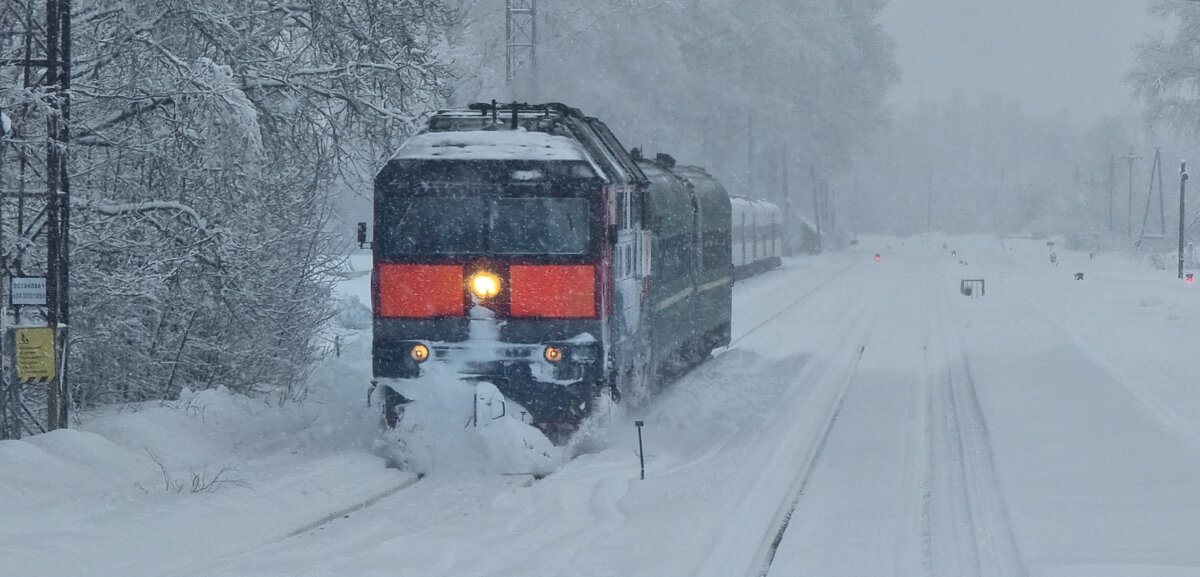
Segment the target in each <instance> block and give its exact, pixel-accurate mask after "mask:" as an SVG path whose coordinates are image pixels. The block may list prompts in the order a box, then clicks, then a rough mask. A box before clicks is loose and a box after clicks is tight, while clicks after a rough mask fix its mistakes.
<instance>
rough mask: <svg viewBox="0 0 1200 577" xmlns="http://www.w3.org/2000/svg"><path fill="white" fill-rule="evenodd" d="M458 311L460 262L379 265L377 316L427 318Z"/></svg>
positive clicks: (460, 298)
mask: <svg viewBox="0 0 1200 577" xmlns="http://www.w3.org/2000/svg"><path fill="white" fill-rule="evenodd" d="M462 314H463V267H462V266H461V265H427V264H380V265H379V316H380V317H401V318H430V317H445V316H461V315H462Z"/></svg>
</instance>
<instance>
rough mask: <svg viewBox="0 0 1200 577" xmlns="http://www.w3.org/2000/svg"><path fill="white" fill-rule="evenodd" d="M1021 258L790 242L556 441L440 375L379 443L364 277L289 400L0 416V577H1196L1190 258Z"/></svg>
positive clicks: (1019, 245) (1197, 406)
mask: <svg viewBox="0 0 1200 577" xmlns="http://www.w3.org/2000/svg"><path fill="white" fill-rule="evenodd" d="M943 242H944V243H946V245H943V244H942V243H943ZM951 250H954V251H956V253H955V254H954V255H953V256H951V254H950V251H951ZM876 252H879V253H881V255H882V259H881V261H880V262H875V261H874V259H873V258H872V256H873V254H874V253H876ZM1048 256H1049V252H1048V248H1047V245H1046V244H1045V241H1033V240H1011V239H1007V240H1000V239H996V238H991V237H978V238H944V239H943V238H941V237H936V238H919V239H905V240H900V239H861V241H860V244H859V246H858V248H857V249H854V250H851V251H847V252H845V253H840V254H827V255H822V256H819V257H804V258H797V259H793V260H790V261H788V262H787V263H786V266H785V268H784V269H782V270H779V271H775V272H771V273H768V274H766V275H763V276H761V277H756V278H753V279H749V280H747V281H745V282H742V283H739V284H738V285H737V287H736V289H735V310H734V327H733V333H734V342H733V343H732V344H731V346H730V347H728V348H727V349H725V350H721V351H718V353H717V354H716V355H715V357H714V358H713V359H712V360H710V361H709V362H707V363H705V364H704V365H702V366H701V367H700V368H698V369H697V370H695V371H693V372H692V373H690V374H688V375H686V376H685V377H683V378H682V379H681V380H680V381H679V382H677V383H675V384H674V385H672V386H671V387H670V388H669V389H667V390H666V391H665V392H664V393H663V394H662V395H660V396H659V397H658V398H656V399H654V400H653V401H652V402H650V403H649V404H648V405H647V406H645V407H639V408H631V407H627V406H618V407H614V408H612V409H611V410H610V411H607V412H605V414H604V415H603V418H602V419H598V420H597V422H595V423H592V426H591V428H590V429H589V430H588V431H587V433H588V434H587V436H586V438H585V439H584V441H582V442H580V443H578V444H576V445H574V446H569V447H567V448H554V447H549V446H547V445H545V444H544V439H539V438H537V437H536V436H535V433H533V432H532V431H531V430H529V429H528V427H525V426H524V425H522V424H520V423H517V422H515V421H512V420H511V419H508V420H505V419H499V420H496V421H490V422H489V424H488V425H487V426H484V427H480V428H474V427H470V426H468V425H469V421H470V417H471V412H472V409H471V408H470V407H469V406H467V405H469V403H467V402H465V401H464V399H469V398H470V396H471V392H472V391H471V390H470V389H469V388H465V387H456V386H442V387H439V388H436V389H422V388H421V387H417V388H416V389H414V390H413V393H414V395H413V396H414V397H416V398H418V401H417V402H416V403H414V404H413V405H411V408H410V412H409V414H408V415H406V417H405V420H404V421H402V429H403V435H401V436H400V438H398V439H392V440H391V441H389V442H388V443H387V444H385V445H382V446H381V444H380V442H379V440H378V438H377V437H378V432H377V428H376V427H377V423H378V418H377V415H376V414H375V410H374V409H370V408H367V407H366V406H365V404H366V403H365V401H366V399H365V387H366V382H367V380H368V379H369V370H370V363H369V331H368V330H364V326H363V323H362V318H361V314H362V311H363V309H362V307H361V305H357V304H354V303H355V301H358V302H360V303H361V302H366V299H367V294H366V278H365V277H364V276H361V275H360V276H357V277H354V278H352V279H351V280H349V281H348V282H347V283H346V284H345V285H344V293H345V294H344V296H346V297H347V298H348V303H349V304H347V307H346V309H347V310H346V314H345V315H343V317H344V319H343V320H344V322H343V323H342V325H341V326H339V327H335V329H334V330H333V333H331V338H332V336H333V335H340V337H341V338H339V339H338V342H339V348H340V351H341V356H340V357H336V358H331V359H330V362H329V363H328V364H327V365H325V366H322V367H321V368H320V369H319V370H318V371H317V373H316V374H315V375H314V376H313V380H312V386H311V397H310V398H309V399H308V400H307V401H305V402H304V403H302V404H299V405H296V404H284V405H282V406H278V405H274V404H271V403H265V402H262V401H256V400H251V399H246V398H243V397H237V396H233V395H230V394H228V393H226V392H224V391H222V390H217V391H206V392H203V393H199V394H188V395H185V398H183V399H181V400H180V401H178V402H174V403H169V404H162V405H160V404H154V405H147V406H142V407H124V408H121V409H120V410H117V409H108V410H105V411H101V412H97V413H93V414H88V415H84V416H83V417H82V422H81V423H79V424H78V426H77V430H71V431H60V432H56V433H53V434H49V435H42V436H38V437H33V438H29V439H25V440H21V441H4V442H0V503H2V504H3V506H2V507H3V509H0V510H2V511H3V513H2V515H3V518H4V522H3V523H0V575H65V574H71V575H108V574H122V575H125V574H128V575H189V574H203V575H231V576H232V575H280V576H282V575H288V576H293V575H346V574H355V575H364V574H374V575H389V576H391V575H412V576H428V575H496V576H503V575H568V574H569V575H647V576H649V575H667V576H670V575H711V576H714V577H715V576H727V575H761V574H763V573H767V574H770V575H798V574H820V575H846V576H850V575H872V576H878V575H895V576H904V577H911V576H919V575H964V576H991V575H996V576H1000V575H1030V576H1037V577H1079V576H1083V575H1099V576H1102V577H1107V576H1109V575H1122V576H1130V575H1132V576H1169V577H1183V576H1190V577H1196V576H1200V550H1197V548H1196V547H1195V544H1196V543H1197V542H1200V523H1197V522H1196V521H1195V518H1196V515H1195V514H1194V512H1195V511H1197V510H1200V490H1197V489H1196V487H1198V486H1200V393H1198V392H1197V391H1196V390H1195V389H1194V388H1193V387H1192V386H1191V385H1192V383H1194V378H1193V377H1191V373H1192V371H1193V369H1194V364H1195V363H1194V360H1193V359H1191V358H1189V355H1191V354H1192V353H1194V351H1196V350H1200V334H1198V333H1197V331H1196V330H1195V327H1196V326H1197V321H1200V294H1197V293H1196V290H1200V287H1194V286H1188V285H1186V284H1184V283H1182V282H1181V281H1178V280H1176V279H1174V277H1173V275H1171V274H1168V273H1165V272H1163V271H1158V270H1153V269H1152V268H1149V267H1144V266H1142V265H1139V264H1137V263H1133V262H1130V261H1127V260H1124V259H1121V258H1117V257H1114V256H1111V255H1098V256H1096V257H1095V258H1089V255H1088V254H1086V253H1076V252H1072V251H1066V250H1062V249H1059V250H1057V255H1056V256H1057V258H1056V261H1057V265H1054V264H1052V263H1051V262H1050V261H1049V259H1048ZM360 266H361V265H360ZM1075 272H1084V273H1085V280H1083V281H1076V280H1074V273H1075ZM351 276H353V275H351ZM963 278H980V279H984V280H985V281H986V294H982V295H981V294H979V292H973V294H972V295H970V296H967V295H963V294H961V293H960V291H959V288H960V281H961V279H963ZM356 315H357V316H356ZM635 419H636V420H642V421H644V422H645V427H644V429H643V434H644V436H645V439H644V440H645V458H646V479H645V480H640V479H639V470H638V458H637V442H638V441H637V429H636V428H635V427H634V426H633V422H634V420H635ZM401 443H403V447H401ZM380 455H384V456H386V457H389V458H393V459H401V460H404V461H406V462H407V466H408V467H411V468H414V469H418V470H420V471H421V472H422V473H425V476H424V477H423V478H420V479H418V478H417V476H416V475H414V474H412V473H411V472H404V471H401V470H397V469H394V468H387V467H386V466H385V463H386V462H387V459H385V457H384V456H380ZM572 457H573V458H572ZM514 473H515V474H514ZM546 473H549V474H548V475H545V476H543V475H544V474H546Z"/></svg>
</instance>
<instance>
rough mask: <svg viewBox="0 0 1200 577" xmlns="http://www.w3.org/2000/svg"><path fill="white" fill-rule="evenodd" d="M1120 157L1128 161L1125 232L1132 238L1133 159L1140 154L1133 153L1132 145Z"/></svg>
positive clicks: (1138, 157) (1137, 157)
mask: <svg viewBox="0 0 1200 577" xmlns="http://www.w3.org/2000/svg"><path fill="white" fill-rule="evenodd" d="M1121 158H1124V159H1125V160H1127V161H1129V218H1128V219H1127V220H1126V223H1127V224H1128V231H1127V234H1128V235H1129V238H1133V161H1135V160H1138V159H1140V158H1141V156H1138V155H1137V154H1134V152H1133V147H1132V146H1130V147H1129V154H1125V155H1122V156H1121Z"/></svg>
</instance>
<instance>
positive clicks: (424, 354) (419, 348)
mask: <svg viewBox="0 0 1200 577" xmlns="http://www.w3.org/2000/svg"><path fill="white" fill-rule="evenodd" d="M408 355H409V356H410V357H412V360H414V361H417V362H418V363H423V362H425V359H428V358H429V347H427V346H425V345H423V344H421V343H417V344H416V345H413V348H412V350H411V351H409V352H408Z"/></svg>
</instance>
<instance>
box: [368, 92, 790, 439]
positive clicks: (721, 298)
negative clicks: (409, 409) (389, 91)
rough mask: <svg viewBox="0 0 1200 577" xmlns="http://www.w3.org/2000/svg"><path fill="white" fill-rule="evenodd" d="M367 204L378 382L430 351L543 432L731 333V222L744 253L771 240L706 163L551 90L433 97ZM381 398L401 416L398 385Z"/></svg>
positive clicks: (418, 370)
mask: <svg viewBox="0 0 1200 577" xmlns="http://www.w3.org/2000/svg"><path fill="white" fill-rule="evenodd" d="M374 203H375V204H374V206H375V212H374V242H373V244H372V248H373V259H374V266H373V269H372V278H371V288H372V290H371V293H372V309H373V313H374V327H373V328H374V336H373V341H372V358H373V367H372V368H373V374H374V377H375V380H376V382H383V383H385V384H386V383H387V380H388V379H406V378H409V379H410V378H418V377H421V376H422V375H424V374H427V372H428V371H427V369H428V368H429V367H430V366H431V365H434V364H440V365H443V366H445V367H448V368H449V369H450V371H451V372H452V373H454V374H457V375H458V378H462V379H468V380H478V381H487V382H491V383H493V384H494V385H495V386H496V388H497V389H499V391H500V392H501V393H503V395H504V396H505V397H506V398H507V399H508V400H509V401H512V402H515V403H517V404H519V405H520V406H521V408H522V409H523V410H524V411H525V412H526V414H528V415H529V416H530V417H531V418H532V421H533V423H534V424H535V425H537V426H539V427H540V428H542V429H543V430H545V431H547V432H551V431H564V430H565V431H567V432H568V434H569V431H570V430H572V428H573V427H574V426H575V425H577V424H578V422H579V421H580V420H581V419H583V418H584V417H586V416H587V415H588V414H589V413H590V412H591V411H592V409H593V407H594V406H595V404H596V402H597V401H598V400H599V399H600V398H601V395H605V394H607V395H611V397H612V398H613V399H614V400H616V399H618V398H619V397H620V396H621V395H632V396H634V397H635V398H642V397H645V396H646V395H648V394H650V393H651V392H653V391H654V390H655V389H657V388H658V387H660V386H662V384H664V382H665V381H666V380H668V379H670V378H671V377H673V376H675V375H677V374H679V373H680V372H682V371H684V370H686V369H688V368H690V367H692V366H695V365H696V364H698V363H699V362H701V361H702V360H703V359H705V358H706V357H708V356H709V354H710V353H711V352H712V350H713V349H714V348H717V347H721V346H725V345H727V344H728V343H729V341H730V318H731V304H732V286H733V281H734V270H735V269H734V250H733V238H734V236H735V231H738V232H741V234H742V235H743V236H744V235H745V234H750V235H751V236H750V237H747V238H752V239H753V240H752V241H743V243H745V242H751V244H752V249H751V253H750V255H751V256H750V258H749V259H746V258H743V259H742V260H741V261H739V263H741V264H743V265H749V264H752V262H753V261H754V260H756V259H757V257H758V254H759V251H760V250H761V251H763V255H764V256H765V255H766V254H767V253H766V252H765V251H766V244H765V243H766V237H765V236H764V237H761V238H760V237H758V236H754V235H755V234H758V233H757V232H753V231H756V230H757V229H756V228H755V229H753V231H752V230H751V229H748V228H746V226H745V225H744V224H743V225H738V224H735V220H734V216H733V211H734V207H735V206H737V203H736V202H735V203H732V204H731V201H730V195H729V193H728V192H727V191H726V190H725V188H724V187H723V186H722V185H721V184H720V183H719V182H718V181H717V180H716V179H714V178H713V177H712V176H711V175H709V174H708V173H707V172H705V171H704V170H702V169H699V168H695V167H684V166H676V163H675V161H674V159H672V158H671V157H669V156H667V155H663V154H659V155H658V156H656V157H655V158H653V159H649V158H644V157H643V156H642V155H641V153H640V151H638V150H637V149H634V150H632V151H628V150H626V149H625V148H624V147H623V146H622V145H621V144H620V142H618V140H617V139H616V137H615V136H614V135H613V134H612V132H611V131H610V130H609V129H608V127H607V126H606V125H605V124H604V123H603V122H601V121H600V120H598V119H596V118H593V117H588V116H585V115H584V114H583V113H582V112H580V111H579V110H578V109H575V108H571V107H568V106H566V105H563V104H558V103H549V104H532V105H531V104H518V103H513V104H508V105H497V104H496V103H495V102H494V101H493V102H492V103H481V104H473V105H470V106H469V107H468V108H466V109H456V110H444V111H440V112H439V113H437V114H436V115H434V116H432V117H431V118H430V120H429V122H428V126H427V128H426V129H425V130H424V131H422V132H421V133H420V134H417V135H415V136H413V137H412V138H411V139H409V140H408V141H407V142H405V143H404V144H403V145H402V146H401V148H400V150H399V151H398V152H397V153H396V154H395V156H394V157H393V158H392V159H391V160H389V161H388V163H387V164H386V166H384V168H383V169H382V170H381V171H380V172H379V173H378V175H377V177H376V180H375V188H374ZM756 219H757V217H753V218H751V221H750V222H751V224H752V225H756V224H757V223H758V222H759V221H758V220H756ZM739 226H740V227H739ZM771 226H774V227H775V229H774V230H775V231H776V232H778V223H775V224H773V225H771ZM743 252H744V250H743ZM760 266H761V265H760ZM442 374H444V373H442ZM383 401H384V413H385V418H386V420H387V422H388V424H389V425H391V426H394V425H395V420H396V416H397V414H398V412H399V411H398V408H397V407H398V405H399V404H401V403H403V402H406V401H407V399H404V397H403V396H401V395H400V394H399V393H397V392H396V391H395V390H393V389H392V388H391V387H384V396H383Z"/></svg>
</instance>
